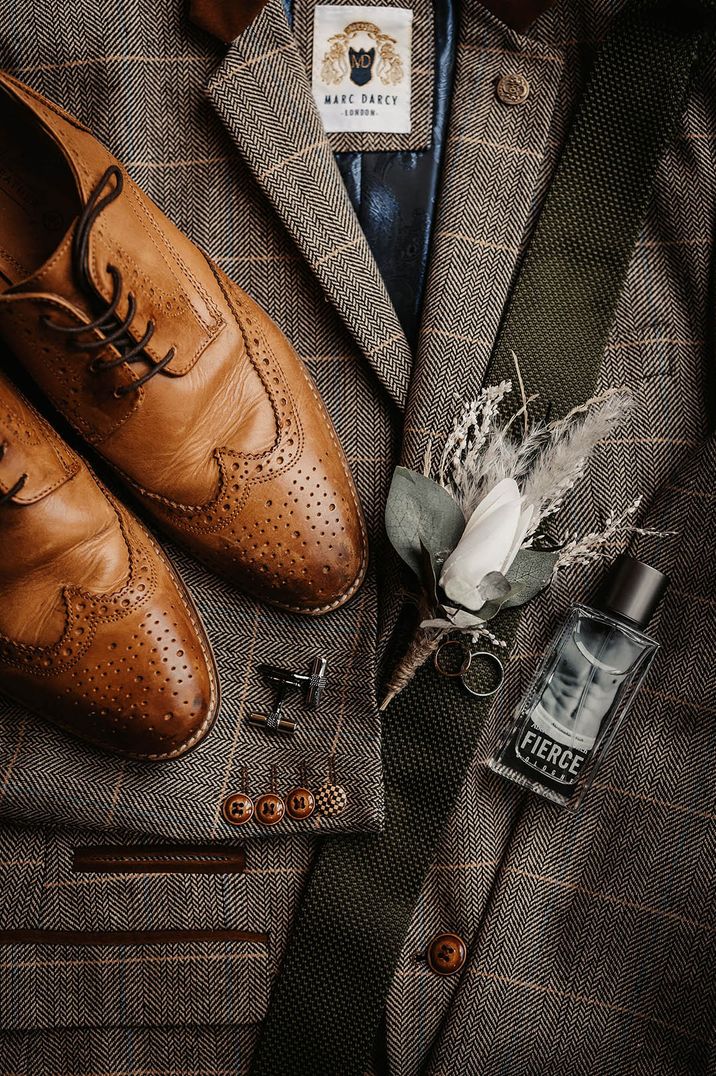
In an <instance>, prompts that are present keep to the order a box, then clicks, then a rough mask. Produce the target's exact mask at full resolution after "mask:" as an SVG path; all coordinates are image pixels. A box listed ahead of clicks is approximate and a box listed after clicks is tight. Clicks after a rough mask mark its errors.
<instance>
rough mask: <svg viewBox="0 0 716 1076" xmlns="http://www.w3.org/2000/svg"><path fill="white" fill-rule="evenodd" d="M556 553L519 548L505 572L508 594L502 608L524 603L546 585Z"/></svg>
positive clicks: (511, 607)
mask: <svg viewBox="0 0 716 1076" xmlns="http://www.w3.org/2000/svg"><path fill="white" fill-rule="evenodd" d="M558 556H559V554H558V553H550V552H548V551H546V550H540V549H520V550H519V552H518V553H517V556H516V557H515V559H514V560H513V562H512V564H511V566H510V569H509V571H508V573H507V578H508V579H509V581H510V584H511V590H510V594H509V596H508V598H507V600H506V601H505V602H504V603H503V605H502V608H503V609H513V608H515V607H516V606H518V605H524V604H525V603H526V602H528V601H531V600H532V598H534V597H536V596H537V594H539V593H540V591H542V590H544V589H545V587H546V586H548V584H549V581H550V579H551V578H552V571H553V569H554V566H555V563H556V561H557V557H558Z"/></svg>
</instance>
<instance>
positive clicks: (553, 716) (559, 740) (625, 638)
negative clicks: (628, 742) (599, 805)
mask: <svg viewBox="0 0 716 1076" xmlns="http://www.w3.org/2000/svg"><path fill="white" fill-rule="evenodd" d="M667 584H668V579H667V577H666V576H665V575H663V574H662V573H661V572H659V571H657V570H656V568H652V567H650V566H649V565H648V564H644V563H643V562H642V561H638V560H634V559H633V558H632V557H627V556H624V557H620V558H619V560H618V561H617V562H616V563H615V565H614V567H613V569H612V570H611V572H610V573H609V575H608V576H607V578H606V580H605V582H604V584H603V586H602V587H601V589H600V590H599V591H598V593H597V595H596V597H595V598H594V601H593V603H592V604H591V605H589V606H587V605H575V606H574V607H573V608H572V609H571V610H570V613H569V616H568V617H567V620H566V623H565V624H564V626H563V627H562V629H561V631H560V632H559V633H558V634H557V636H556V637H555V639H554V641H553V643H552V645H551V647H550V650H549V652H548V654H547V656H546V658H545V660H544V662H543V663H542V666H541V667H540V669H539V671H538V673H537V675H536V677H535V679H534V680H533V682H532V685H531V686H530V688H529V690H528V691H527V694H526V695H525V698H524V699H523V700H522V702H521V703H520V705H519V706H518V708H517V711H516V714H515V717H514V720H513V722H512V723H511V725H510V727H509V729H508V730H507V732H506V734H505V736H504V738H503V740H502V742H501V744H500V746H499V747H498V750H497V753H496V754H495V756H494V757H493V758H492V759H491V760H490V766H491V767H492V769H493V770H495V771H496V772H497V773H499V774H502V775H503V776H504V777H509V778H510V779H511V780H513V781H517V782H518V784H521V785H524V787H525V788H529V789H530V790H531V791H533V792H538V793H539V794H540V795H542V796H546V797H547V798H548V799H551V800H554V801H555V802H556V803H560V804H563V805H564V806H568V807H576V806H577V805H578V804H579V802H580V801H581V799H582V796H583V794H584V792H585V791H586V789H587V787H588V785H589V784H590V782H591V780H592V778H593V777H594V773H595V771H596V768H597V765H598V763H599V761H600V759H601V758H602V757H603V756H604V754H605V752H606V750H607V748H608V746H609V744H610V742H611V740H612V738H613V736H614V733H615V732H616V730H617V728H618V727H619V725H620V724H621V721H622V719H623V717H624V715H625V713H626V711H627V709H628V707H629V705H630V704H631V701H632V699H633V698H634V695H635V693H636V691H637V689H638V688H639V685H640V684H641V682H642V680H643V678H644V675H645V674H646V672H647V670H648V668H649V665H650V664H651V661H652V659H653V658H654V655H655V654H656V651H657V649H658V647H659V644H658V643H657V642H656V641H655V640H654V639H652V638H650V637H649V636H648V635H645V634H644V630H643V629H644V628H646V627H647V625H648V623H649V621H650V619H651V617H652V614H653V612H654V610H655V609H656V606H657V605H658V603H659V600H660V598H661V596H662V594H663V593H664V590H665V589H666V586H667Z"/></svg>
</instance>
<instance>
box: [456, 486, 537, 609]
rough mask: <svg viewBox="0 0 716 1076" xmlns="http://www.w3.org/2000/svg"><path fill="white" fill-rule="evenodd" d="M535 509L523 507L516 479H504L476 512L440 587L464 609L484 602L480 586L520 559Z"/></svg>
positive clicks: (481, 502) (477, 607)
mask: <svg viewBox="0 0 716 1076" xmlns="http://www.w3.org/2000/svg"><path fill="white" fill-rule="evenodd" d="M533 511H534V509H533V508H532V506H528V507H526V508H525V507H523V504H522V496H521V494H520V489H519V486H518V485H517V483H516V482H515V480H514V478H503V479H502V481H501V482H498V483H497V485H496V486H494V487H493V489H491V490H490V492H489V493H488V494H487V496H486V497H484V498H483V499H482V500H481V501H480V503H479V504H478V506H477V508H476V509H475V510H474V512H473V513H472V515H471V516H470V518H469V520H468V521H467V526H466V527H465V530H464V531H463V533H462V537H461V538H460V541H459V542H458V544H457V545H456V547H455V549H453V551H452V553H451V554H450V556H449V557H448V558H447V560H446V561H445V564H444V565H443V570H442V573H441V575H440V586H441V587H442V588H443V590H444V591H445V593H446V594H447V596H448V598H450V599H451V600H452V601H454V602H457V603H458V605H461V606H463V607H464V608H465V609H472V610H477V609H479V608H480V607H481V606H482V605H484V603H485V600H486V598H485V595H484V594H482V593H481V591H480V584H481V583H482V581H483V579H484V578H485V576H486V575H488V574H489V573H490V572H500V573H501V574H502V575H505V574H506V573H507V571H509V568H510V565H511V564H512V561H513V560H514V559H515V557H516V556H517V551H518V550H519V548H520V546H521V545H522V542H523V541H524V538H525V534H526V533H527V530H528V528H529V525H530V522H531V520H532V513H533Z"/></svg>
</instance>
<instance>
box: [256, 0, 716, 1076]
mask: <svg viewBox="0 0 716 1076" xmlns="http://www.w3.org/2000/svg"><path fill="white" fill-rule="evenodd" d="M672 7H673V9H674V12H675V13H674V14H673V15H672V14H671V9H672ZM711 7H712V4H711V3H708V4H706V3H704V4H702V5H701V6H700V7H699V8H695V7H693V8H689V6H688V4H685V3H680V4H673V5H671V4H664V5H663V6H662V5H659V4H654V3H650V2H648V0H637V2H636V3H633V4H632V5H630V6H628V7H627V9H626V11H625V13H624V15H623V16H622V18H621V19H620V20H619V22H618V24H617V26H616V28H615V30H614V32H613V33H612V34H611V36H610V37H609V39H608V40H607V41H606V42H605V43H604V45H603V46H602V47H601V49H600V50H599V52H598V54H597V57H596V59H595V62H594V65H593V68H592V72H591V76H590V79H589V82H588V84H587V86H586V89H585V91H584V94H583V97H582V100H581V103H580V105H579V108H578V110H577V114H576V117H575V120H574V123H573V126H572V130H571V132H570V135H569V138H568V141H567V145H566V148H565V151H564V154H563V156H562V159H561V161H560V163H559V166H558V169H557V173H556V176H555V178H554V181H553V183H552V186H551V189H550V191H549V194H548V197H547V199H546V202H545V206H544V209H543V211H542V214H541V216H540V219H539V221H538V224H537V227H536V230H535V233H534V237H533V239H532V242H531V244H530V247H529V251H528V254H527V257H526V259H525V262H524V266H523V268H522V271H521V274H520V277H519V280H518V282H517V285H516V287H515V290H514V292H513V296H512V300H511V302H510V304H509V307H508V310H507V314H506V317H505V320H504V323H503V327H502V330H501V333H500V337H499V341H498V344H497V347H496V350H495V354H494V357H493V360H492V365H491V369H490V373H489V377H488V379H487V380H488V383H492V382H495V381H497V380H499V379H500V378H502V377H511V376H512V373H513V367H512V363H511V361H510V350H511V349H514V351H515V352H516V353H517V354H518V355H519V356H520V362H521V365H522V372H523V375H524V379H525V381H526V383H527V384H528V385H529V391H530V393H533V392H538V393H540V396H541V398H542V399H543V400H548V401H550V404H551V413H552V417H553V418H554V417H558V416H559V415H560V414H564V413H565V412H566V411H568V410H569V409H570V408H571V407H573V406H575V405H577V404H579V403H582V402H584V400H585V399H586V398H588V397H589V396H590V395H591V393H592V391H593V388H594V385H595V381H596V376H597V372H598V370H599V366H600V363H601V359H602V354H603V351H604V347H605V344H606V340H607V335H608V332H609V329H610V326H611V323H612V320H613V316H614V312H615V307H616V304H617V300H618V298H619V295H620V291H621V289H622V286H623V282H624V279H625V275H626V271H627V266H628V263H629V260H630V257H631V254H632V251H633V249H634V245H635V242H636V238H637V235H638V232H639V229H640V227H641V224H642V222H643V219H644V215H645V212H646V208H647V204H648V202H649V197H650V193H651V188H652V183H653V178H654V173H655V170H656V166H657V162H658V160H659V158H660V157H661V155H662V153H663V152H664V150H665V148H666V146H667V145H668V144H669V142H670V141H671V140H672V138H673V136H674V133H675V128H676V124H677V121H678V118H679V116H680V113H681V111H682V109H683V106H684V102H685V95H686V92H687V89H688V84H689V81H690V77H691V73H692V70H693V68H694V65H695V63H696V61H697V59H698V56H699V53H700V50H701V49H702V48H704V47H707V45H708V44H709V43H710V26H711V12H710V10H709V9H710V8H711ZM518 620H519V613H518V611H517V610H511V611H510V612H509V613H508V614H504V615H502V616H501V617H500V618H499V629H500V634H501V635H502V637H503V638H507V639H509V640H512V639H514V634H515V631H516V627H517V623H518ZM403 642H404V640H403ZM489 704H490V700H486V701H478V700H472V699H470V698H468V697H467V695H466V694H465V693H464V692H463V691H462V690H461V689H460V688H459V687H457V686H455V681H448V680H445V679H444V678H442V677H438V676H436V675H435V673H434V671H433V669H432V667H431V666H427V667H424V668H423V669H422V670H421V671H420V672H419V673H418V675H417V677H416V678H415V680H414V681H413V683H412V684H411V685H410V686H409V687H408V688H406V689H405V690H404V691H403V692H402V694H401V695H399V696H398V698H397V699H396V700H395V701H394V702H393V703H392V704H391V706H390V707H389V709H388V710H387V712H386V718H385V722H384V726H383V762H384V773H385V798H386V822H385V830H384V832H383V833H382V834H380V835H379V836H377V837H332V838H329V839H326V840H325V841H324V842H323V845H322V848H321V851H320V854H319V856H318V858H317V861H316V864H315V866H314V869H313V872H312V874H311V876H310V878H309V880H308V883H307V886H306V891H305V894H304V898H303V902H302V905H301V908H300V910H299V914H298V918H297V922H296V925H295V929H294V933H293V936H292V939H291V941H290V944H289V948H288V952H287V954H286V957H285V961H284V965H283V968H282V972H281V975H280V977H279V979H278V981H277V984H276V988H275V991H274V994H273V997H272V1003H271V1007H270V1010H269V1013H268V1015H267V1017H266V1020H265V1023H264V1027H263V1032H262V1037H261V1040H260V1042H259V1046H258V1050H257V1054H256V1057H255V1061H254V1066H253V1069H252V1076H317V1074H319V1073H320V1076H363V1073H364V1072H365V1071H366V1069H367V1067H368V1063H369V1059H370V1055H371V1051H372V1048H373V1043H374V1040H375V1036H376V1032H377V1030H378V1026H379V1023H380V1020H381V1016H382V1012H383V1009H384V1006H385V1001H386V997H387V994H388V989H389V986H390V982H391V979H392V976H393V973H394V969H395V967H396V964H397V961H398V957H399V955H400V952H401V949H402V946H403V943H404V940H405V937H406V934H407V931H408V927H409V924H410V920H411V917H412V914H413V910H414V908H415V905H416V903H417V900H418V897H419V894H420V890H421V887H422V884H423V881H424V878H425V876H426V874H427V872H428V870H429V868H430V865H431V864H432V862H433V858H434V855H435V852H436V849H437V847H438V843H439V841H440V838H441V836H442V834H443V831H444V830H445V827H446V824H447V822H448V819H449V817H450V814H451V812H452V810H453V807H454V805H455V802H456V800H457V797H458V794H459V792H460V789H461V786H462V784H463V782H464V779H465V777H466V774H467V772H468V768H469V766H470V764H471V761H472V758H473V755H474V752H475V748H476V744H477V740H478V735H479V732H480V729H481V726H482V723H483V719H484V718H485V716H486V713H487V711H488V706H489ZM426 803H429V805H430V806H429V810H426V809H425V804H426Z"/></svg>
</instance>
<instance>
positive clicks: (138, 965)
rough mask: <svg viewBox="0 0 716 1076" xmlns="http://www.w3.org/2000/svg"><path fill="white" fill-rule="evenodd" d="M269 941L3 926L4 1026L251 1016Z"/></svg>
mask: <svg viewBox="0 0 716 1076" xmlns="http://www.w3.org/2000/svg"><path fill="white" fill-rule="evenodd" d="M268 940H269V939H268V936H267V935H266V934H259V933H252V932H250V931H241V930H163V931H159V930H131V931H128V930H110V931H72V930H11V931H4V932H0V1031H17V1030H42V1029H50V1028H91V1027H103V1028H108V1027H168V1026H199V1025H201V1026H207V1025H220V1024H221V1025H224V1024H254V1023H257V1022H259V1021H260V1020H262V1019H263V1017H264V1015H265V1013H266V1009H267V1006H268V996H269V984H270V973H269V946H268Z"/></svg>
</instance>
